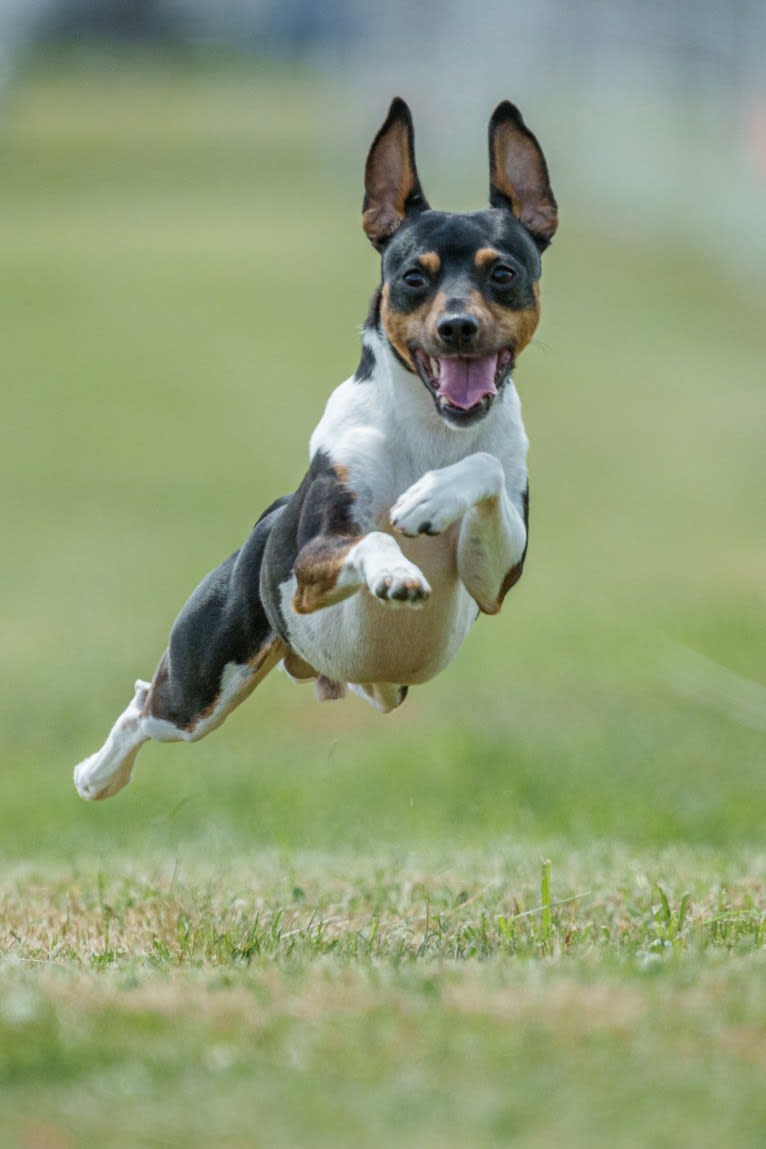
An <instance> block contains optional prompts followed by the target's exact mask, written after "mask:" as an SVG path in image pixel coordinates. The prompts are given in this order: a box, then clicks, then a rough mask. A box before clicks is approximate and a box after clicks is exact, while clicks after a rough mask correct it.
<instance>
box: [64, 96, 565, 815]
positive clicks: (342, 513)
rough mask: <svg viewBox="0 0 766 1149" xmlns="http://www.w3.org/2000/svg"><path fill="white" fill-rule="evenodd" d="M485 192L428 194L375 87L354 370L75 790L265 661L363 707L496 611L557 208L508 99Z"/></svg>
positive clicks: (231, 692) (515, 563)
mask: <svg viewBox="0 0 766 1149" xmlns="http://www.w3.org/2000/svg"><path fill="white" fill-rule="evenodd" d="M489 147H490V203H491V207H490V208H489V209H487V210H484V211H477V212H470V213H445V212H438V211H432V210H431V209H430V208H429V206H428V204H427V202H426V200H425V197H424V195H423V190H422V188H421V185H420V181H419V178H418V174H417V169H416V166H415V155H414V143H413V128H412V119H411V116H410V113H409V109H408V108H407V105H406V104H404V102H403V101H402V100H398V99H397V100H394V102H393V103H392V105H391V109H390V111H389V114H388V118H387V119H386V121H385V123H384V124H383V126H382V128H381V129H380V131H379V132H378V135H377V136H376V137H375V140H374V141H373V144H372V147H371V149H370V153H369V156H368V160H367V166H366V171H365V198H364V205H363V216H362V222H363V227H364V230H365V232H366V234H367V236H368V238H369V239H370V241H371V242H372V244H373V245H374V247H375V248H376V249H377V250H378V251H379V252H380V253H381V283H380V286H379V287H378V289H377V291H376V292H375V295H374V297H373V301H372V306H371V308H370V314H369V316H368V319H367V322H366V324H365V326H364V329H363V335H362V343H363V348H362V357H361V360H360V363H359V367H358V368H357V370H356V372H355V373H354V375H353V376H352V377H351V378H350V379H348V380H347V381H346V382H345V383H342V384H341V385H340V387H338V388H337V389H336V390H335V391H334V392H333V393H332V395H331V396H330V399H329V401H328V403H327V407H326V409H325V412H324V415H323V416H322V418H321V420H320V421H319V424H318V426H317V428H316V430H315V431H314V434H313V435H312V437H311V443H310V450H309V454H310V465H309V469H308V472H307V474H306V476H305V478H304V479H303V482H302V483H301V485H300V486H299V487H298V489H297V491H296V492H295V493H294V494H293V495H291V496H286V497H284V498H282V499H279V500H277V502H275V503H273V504H272V505H271V506H270V507H269V508H268V510H267V511H265V512H264V514H263V515H262V516H261V518H260V519H259V520H258V522H257V523H256V525H255V527H254V528H253V531H252V533H251V535H250V537H249V539H248V540H247V542H246V543H245V544H244V546H243V547H242V548H241V549H240V550H238V551H236V552H235V553H234V554H233V555H231V556H230V557H229V558H228V559H227V560H226V561H225V562H224V563H222V564H221V565H220V566H219V567H217V568H216V569H215V570H214V571H213V572H212V573H211V574H210V575H208V577H207V578H206V579H205V580H204V581H203V582H202V583H201V584H200V586H199V587H198V588H197V589H196V590H195V592H194V593H193V594H192V596H191V598H190V599H189V601H188V602H187V604H186V605H185V606H184V608H183V610H182V611H181V613H180V615H179V616H178V619H177V620H176V622H175V625H174V626H173V629H172V632H171V635H170V642H169V645H168V649H167V650H166V652H165V654H164V655H163V656H162V659H161V660H160V664H159V667H158V669H157V671H156V673H155V675H154V678H153V679H152V681H151V682H150V683H147V682H143V681H139V682H137V683H136V689H135V694H134V697H133V699H132V701H131V702H130V704H129V705H128V707H127V709H126V710H125V711H124V712H123V714H121V715H120V716H119V718H118V719H117V721H116V723H115V724H114V726H113V728H112V730H111V732H110V734H109V737H108V738H107V741H106V743H105V744H104V746H103V747H102V748H101V750H99V751H98V752H97V753H96V754H93V755H91V756H90V757H89V758H87V759H85V761H83V762H81V763H80V764H79V766H78V767H77V768H76V770H75V783H76V786H77V789H78V791H79V792H80V794H81V795H82V796H83V797H84V798H107V797H110V796H111V795H112V794H115V793H116V792H117V791H118V790H120V789H121V788H122V787H123V786H125V785H126V784H127V782H128V781H129V780H130V776H131V773H132V769H133V763H134V761H135V757H136V755H137V753H138V750H139V749H140V747H141V746H142V745H143V743H144V742H146V741H147V740H149V739H156V740H158V741H177V740H186V741H196V740H197V739H199V738H202V737H203V736H204V735H205V734H207V733H208V732H209V731H210V730H213V729H215V727H216V726H219V725H220V724H221V722H223V720H224V719H225V717H226V716H227V714H229V713H230V711H231V710H232V709H233V708H234V707H235V706H237V705H238V704H239V703H240V702H241V701H242V700H243V699H244V698H245V697H246V696H247V695H248V694H250V693H251V691H252V690H253V689H254V688H255V687H256V686H257V685H258V683H259V682H260V681H261V680H262V679H263V677H264V676H265V675H266V674H267V673H268V672H269V671H270V670H271V669H272V668H273V667H274V666H276V665H277V664H281V665H282V666H283V668H284V669H285V670H286V671H287V672H288V674H290V675H292V677H294V678H296V679H301V680H303V679H309V680H310V679H313V680H314V681H315V689H316V693H317V695H318V697H319V698H320V699H330V698H339V697H342V696H343V695H344V694H345V693H346V689H347V688H348V687H350V688H351V689H352V690H353V691H355V692H356V693H358V694H360V695H362V696H363V697H365V698H366V699H367V700H368V701H370V702H371V703H372V704H373V705H374V706H376V707H377V708H378V709H379V710H381V711H389V710H392V709H394V708H395V707H397V706H399V705H400V703H401V702H402V701H403V700H404V698H405V696H406V694H407V690H408V687H410V686H412V685H416V684H419V683H423V682H427V681H428V680H429V679H431V678H433V677H434V675H436V674H438V673H439V671H440V670H442V669H443V668H444V667H445V666H446V665H447V663H448V662H449V661H450V659H451V658H452V657H453V656H454V655H455V654H456V652H457V650H458V648H459V647H460V645H461V643H462V642H463V640H464V638H465V637H466V635H467V634H468V631H469V630H470V628H471V626H472V625H473V623H474V622H475V620H476V618H477V616H478V615H479V613H480V612H484V613H485V614H496V613H497V612H498V611H499V610H500V607H501V605H502V602H503V599H504V597H505V595H506V594H507V592H508V591H509V590H510V588H511V587H512V586H513V585H514V584H515V583H516V582H517V581H518V579H519V577H520V575H521V572H522V568H523V564H524V557H525V554H526V549H527V531H528V513H529V495H528V490H529V488H528V481H527V468H526V456H527V437H526V434H525V432H524V426H523V423H522V419H521V409H520V405H519V399H518V395H517V393H516V389H515V387H514V385H513V383H512V381H511V377H510V372H511V370H512V368H513V366H514V363H515V361H516V358H517V356H518V355H519V353H520V352H521V351H522V350H523V349H524V347H525V346H526V345H527V344H528V343H529V341H530V339H531V338H532V336H533V334H534V331H535V328H536V326H537V323H538V319H539V313H540V292H539V279H540V255H541V252H542V251H543V250H544V249H545V247H547V245H548V244H549V242H550V240H551V238H552V236H553V233H554V232H555V230H556V225H557V209H556V202H555V199H554V196H553V193H552V191H551V188H550V183H549V180H548V171H547V168H546V164H545V160H544V158H543V154H542V151H541V150H540V147H539V145H538V143H537V140H536V139H535V137H534V136H533V135H532V134H531V132H529V130H528V129H527V128H526V126H525V124H524V122H523V120H522V118H521V115H520V113H519V112H518V110H517V109H516V108H515V107H514V106H513V105H511V104H509V103H503V104H501V105H500V106H499V107H498V108H497V109H496V111H495V113H494V115H493V117H492V119H491V121H490V126H489Z"/></svg>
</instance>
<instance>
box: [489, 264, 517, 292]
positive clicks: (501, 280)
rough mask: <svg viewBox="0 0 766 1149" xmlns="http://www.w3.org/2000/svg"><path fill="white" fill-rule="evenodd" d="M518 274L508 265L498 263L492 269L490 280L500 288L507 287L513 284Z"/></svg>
mask: <svg viewBox="0 0 766 1149" xmlns="http://www.w3.org/2000/svg"><path fill="white" fill-rule="evenodd" d="M515 274H516V272H515V271H514V270H513V268H512V267H509V266H508V264H507V263H496V264H495V266H494V267H493V268H492V273H491V275H490V279H491V280H492V282H493V283H495V284H497V286H498V287H506V286H507V284H509V283H510V282H511V280H512V279H513V277H514V275H515Z"/></svg>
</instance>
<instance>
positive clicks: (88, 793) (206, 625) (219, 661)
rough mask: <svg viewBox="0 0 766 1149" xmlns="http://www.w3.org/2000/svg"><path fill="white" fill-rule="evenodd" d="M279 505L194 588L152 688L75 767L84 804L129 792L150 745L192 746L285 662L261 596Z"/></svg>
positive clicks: (143, 688) (139, 693) (141, 690)
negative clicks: (141, 755)
mask: <svg viewBox="0 0 766 1149" xmlns="http://www.w3.org/2000/svg"><path fill="white" fill-rule="evenodd" d="M283 502H284V501H280V503H279V504H278V505H275V506H274V507H272V508H270V509H269V511H267V512H266V513H265V514H264V515H263V516H262V518H261V519H259V521H258V523H257V524H256V526H255V528H254V529H253V532H252V534H251V535H250V538H249V539H248V540H247V542H246V543H245V545H244V546H243V547H242V549H241V550H239V551H237V552H236V553H235V554H233V555H231V556H230V557H229V558H228V559H227V560H226V561H225V562H224V563H222V564H221V566H220V567H218V568H217V569H216V570H214V571H213V572H212V573H211V574H209V575H208V576H207V578H206V579H204V580H203V582H202V583H200V585H199V586H198V587H197V589H196V590H195V592H194V594H193V595H192V596H191V598H190V599H189V601H188V602H187V604H186V606H185V607H184V608H183V610H182V611H181V613H180V615H179V616H178V618H177V619H176V622H175V624H174V626H173V630H172V632H171V635H170V643H169V645H168V649H167V651H166V652H165V654H164V655H163V656H162V659H161V660H160V664H159V666H158V668H157V671H156V673H155V675H154V678H153V679H152V681H151V683H146V682H137V683H136V692H135V695H134V697H133V699H132V701H131V702H130V704H129V706H128V707H127V708H126V709H125V710H124V711H123V713H122V714H121V715H120V717H119V718H118V719H117V721H116V722H115V724H114V726H113V727H112V730H111V732H110V734H109V737H108V738H107V740H106V742H105V743H104V745H103V746H102V748H101V749H100V750H99V751H98V752H97V753H96V754H92V755H91V756H90V757H89V758H86V759H85V760H84V761H83V762H81V763H80V764H79V765H78V766H77V767H76V769H75V772H74V780H75V786H76V787H77V790H78V792H79V794H80V795H81V796H82V797H83V798H88V799H99V798H111V796H112V795H113V794H116V793H117V792H118V791H119V790H121V789H122V788H123V787H124V786H126V785H127V784H128V782H129V781H130V777H131V773H132V770H133V764H134V762H135V759H136V755H137V754H138V751H139V750H140V749H141V747H142V746H143V744H144V743H145V742H148V741H149V739H154V740H156V741H158V742H196V741H198V740H199V739H200V738H203V737H204V736H205V735H206V734H208V733H209V732H210V731H211V730H215V728H216V727H217V726H220V725H221V723H222V722H223V721H224V719H225V718H226V717H227V715H228V714H230V713H231V711H232V710H233V709H234V708H235V707H236V706H238V705H239V703H240V702H242V701H243V700H244V699H245V698H246V697H247V696H248V694H250V693H251V692H252V691H253V690H254V689H255V688H256V686H257V685H258V683H259V682H261V681H262V680H263V678H265V676H266V675H267V674H268V672H269V671H270V670H271V669H272V667H274V666H276V664H277V663H278V662H279V661H280V660H281V659H282V658H283V657H284V656H285V654H286V653H287V650H288V648H287V645H286V644H285V643H284V642H283V641H282V639H281V638H278V637H277V636H276V635H275V633H274V631H273V630H272V628H271V625H270V623H269V621H268V619H267V617H266V613H265V611H264V609H263V606H262V604H261V599H260V591H259V586H260V567H261V560H262V558H263V550H264V547H265V544H266V539H267V538H268V535H269V532H270V530H271V527H272V526H273V523H274V521H275V520H276V518H277V516H278V515H279V514H280V512H281V510H282V506H283Z"/></svg>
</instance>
